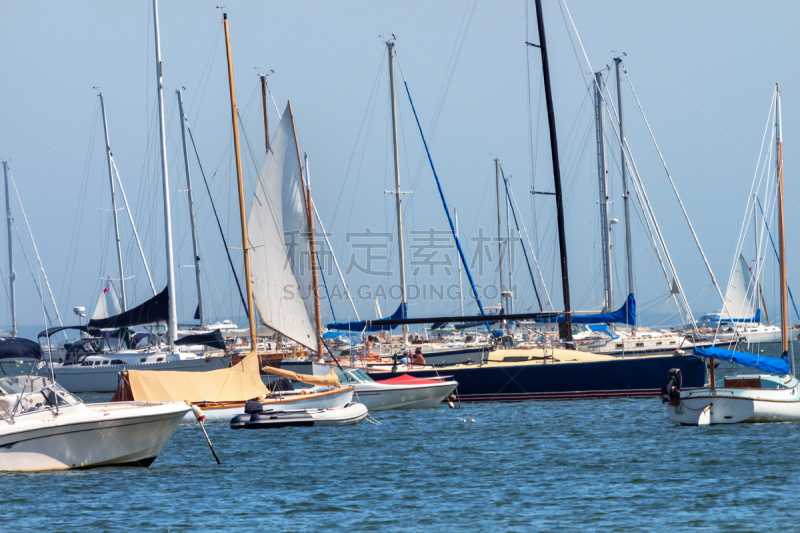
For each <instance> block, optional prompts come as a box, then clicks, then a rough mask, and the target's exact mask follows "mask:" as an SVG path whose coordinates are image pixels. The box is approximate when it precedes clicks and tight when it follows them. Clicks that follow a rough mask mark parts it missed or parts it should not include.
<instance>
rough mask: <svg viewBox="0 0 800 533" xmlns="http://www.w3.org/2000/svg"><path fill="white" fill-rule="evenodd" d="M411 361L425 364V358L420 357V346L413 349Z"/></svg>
mask: <svg viewBox="0 0 800 533" xmlns="http://www.w3.org/2000/svg"><path fill="white" fill-rule="evenodd" d="M412 362H413V363H414V364H415V365H424V364H425V358H424V357H422V348H417V349H416V350H415V351H414V358H413V360H412Z"/></svg>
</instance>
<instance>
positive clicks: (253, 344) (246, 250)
mask: <svg viewBox="0 0 800 533" xmlns="http://www.w3.org/2000/svg"><path fill="white" fill-rule="evenodd" d="M222 24H223V25H224V26H225V50H226V52H227V54H228V84H229V86H230V91H231V120H232V121H233V152H234V155H235V156H236V182H237V185H238V186H239V218H240V220H241V223H242V253H243V254H244V278H245V287H246V291H247V309H245V311H247V317H248V318H249V320H250V355H252V354H256V353H258V344H257V340H258V339H257V338H256V314H255V309H254V308H253V282H252V280H251V279H250V241H248V240H247V208H246V207H245V203H244V183H243V182H242V158H241V155H240V153H239V119H238V117H237V109H236V91H235V90H234V88H233V62H232V60H231V37H230V34H229V33H228V14H227V13H223V14H222Z"/></svg>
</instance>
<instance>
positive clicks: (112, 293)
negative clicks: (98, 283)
mask: <svg viewBox="0 0 800 533" xmlns="http://www.w3.org/2000/svg"><path fill="white" fill-rule="evenodd" d="M121 312H122V306H121V305H120V303H119V297H118V296H117V291H116V290H114V286H113V285H111V283H109V284H108V285H106V286H105V287H103V292H101V293H100V297H99V298H98V299H97V305H95V306H94V312H92V320H98V319H101V318H108V317H110V316H114V315H118V314H120V313H121Z"/></svg>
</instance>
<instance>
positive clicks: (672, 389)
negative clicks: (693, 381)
mask: <svg viewBox="0 0 800 533" xmlns="http://www.w3.org/2000/svg"><path fill="white" fill-rule="evenodd" d="M682 384H683V377H682V376H681V369H680V368H671V369H670V371H669V377H668V379H667V386H666V387H662V388H661V403H666V402H669V404H670V405H672V406H675V407H677V406H679V405H680V404H681V385H682Z"/></svg>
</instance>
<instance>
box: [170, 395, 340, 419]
mask: <svg viewBox="0 0 800 533" xmlns="http://www.w3.org/2000/svg"><path fill="white" fill-rule="evenodd" d="M353 392H354V389H353V388H352V387H347V388H342V389H337V390H332V391H325V392H320V393H314V394H291V395H287V396H283V397H280V398H269V399H267V400H262V401H261V405H262V406H263V407H264V411H272V412H283V411H296V410H301V409H335V408H338V407H344V406H345V405H347V404H348V403H351V402H352V401H353ZM244 406H245V402H235V403H233V402H232V403H228V404H219V405H205V406H204V405H202V404H198V407H199V408H200V410H201V411H202V412H203V414H204V415H206V419H205V421H206V422H229V421H230V420H231V418H233V417H235V416H236V415H241V414H244ZM192 422H194V415H193V414H192V413H191V412H189V413H187V414H186V415H185V416H184V418H183V423H184V424H189V423H192Z"/></svg>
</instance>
